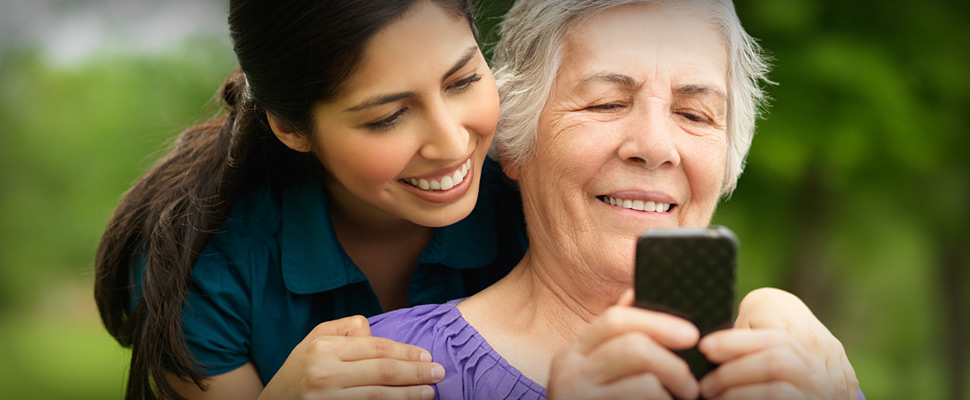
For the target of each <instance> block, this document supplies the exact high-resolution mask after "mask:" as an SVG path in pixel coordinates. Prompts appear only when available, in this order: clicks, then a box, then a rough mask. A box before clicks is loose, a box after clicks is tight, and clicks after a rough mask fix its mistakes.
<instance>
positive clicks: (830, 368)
mask: <svg viewBox="0 0 970 400" xmlns="http://www.w3.org/2000/svg"><path fill="white" fill-rule="evenodd" d="M836 343H838V342H836ZM826 350H829V351H827V352H824V353H823V352H819V353H816V356H817V357H819V358H820V359H822V360H824V362H825V371H826V376H827V378H828V381H827V382H826V383H825V384H826V385H828V386H830V387H831V388H832V389H833V390H835V398H837V399H849V398H850V394H849V382H848V380H847V379H846V378H847V376H846V372H845V371H843V369H842V368H843V364H842V358H843V357H842V354H844V350H843V349H842V346H836V347H830V348H828V349H826ZM833 353H834V355H833Z"/></svg>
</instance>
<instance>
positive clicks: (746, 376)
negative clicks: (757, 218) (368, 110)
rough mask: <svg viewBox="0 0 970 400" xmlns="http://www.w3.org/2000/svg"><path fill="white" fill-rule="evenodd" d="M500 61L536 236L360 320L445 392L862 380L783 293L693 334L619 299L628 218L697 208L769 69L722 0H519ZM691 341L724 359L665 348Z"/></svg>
mask: <svg viewBox="0 0 970 400" xmlns="http://www.w3.org/2000/svg"><path fill="white" fill-rule="evenodd" d="M495 68H496V74H495V76H496V79H497V81H498V82H499V90H500V93H501V101H502V104H503V106H502V111H501V113H502V114H501V117H500V122H499V132H498V134H497V136H496V148H495V149H496V153H497V156H498V158H499V159H500V160H501V162H502V165H503V169H504V170H505V172H506V174H507V175H508V176H509V177H511V178H512V179H514V180H515V181H517V182H518V184H519V186H520V188H521V191H522V201H523V210H524V213H525V217H526V222H527V232H528V238H529V242H530V248H529V250H528V252H527V253H526V255H525V257H524V258H523V260H522V261H521V262H520V263H519V264H518V265H517V266H516V267H515V269H514V270H513V271H512V272H511V273H510V274H509V275H508V276H507V277H506V278H504V279H502V280H501V281H499V282H497V283H496V284H494V285H493V286H491V287H489V288H487V289H485V290H484V291H483V292H481V293H479V294H477V295H474V296H472V297H470V298H468V299H466V300H464V301H460V302H457V301H454V302H450V303H447V304H444V305H431V306H420V307H415V308H412V309H406V310H399V311H396V312H392V313H389V314H384V315H381V316H377V317H374V318H372V319H371V323H372V327H371V329H372V332H373V333H374V335H376V336H385V337H388V338H391V339H394V340H399V341H403V342H408V343H412V344H416V345H418V346H420V347H424V348H426V349H428V350H429V351H430V352H431V354H432V357H433V359H434V360H435V361H436V362H438V363H440V364H441V365H443V366H444V370H445V371H441V370H438V371H437V372H435V373H436V374H439V376H440V374H441V373H444V374H445V378H444V380H443V381H441V382H440V383H438V384H437V387H436V388H437V394H438V395H439V396H440V398H445V399H448V398H474V397H479V398H542V397H545V396H546V395H547V393H546V389H545V388H546V387H549V395H550V397H556V398H669V397H670V396H671V395H673V396H675V397H678V398H695V397H697V396H698V395H702V396H704V397H705V398H724V399H729V398H766V397H770V398H785V399H794V398H824V399H832V398H855V397H856V396H857V393H858V392H857V383H856V382H855V377H854V373H853V372H852V369H851V366H850V365H849V364H848V362H847V361H846V359H845V357H844V354H843V351H842V349H841V345H840V344H838V341H837V340H835V339H834V338H833V337H831V334H829V333H828V331H827V330H825V328H824V326H822V325H821V324H820V323H818V322H817V320H815V319H814V317H813V316H812V315H811V313H810V312H809V311H808V310H807V309H806V308H805V307H804V305H803V304H801V303H800V302H799V301H797V299H794V298H793V296H790V295H787V294H785V293H783V292H780V291H771V290H765V291H759V292H756V293H753V294H751V295H749V296H748V297H747V298H746V299H745V300H744V301H742V304H741V308H740V311H739V319H738V321H736V323H735V328H734V329H729V330H724V331H720V332H717V333H714V334H711V335H708V336H706V337H705V338H704V339H703V340H700V341H699V340H698V339H699V338H698V331H697V329H696V328H695V327H694V326H693V325H692V324H690V323H689V322H687V321H685V320H682V319H679V318H676V317H673V316H670V315H666V314H662V313H656V312H652V311H647V310H641V309H635V308H632V307H629V304H630V303H631V296H630V293H629V291H630V289H629V288H630V287H631V286H632V269H633V259H634V247H635V246H634V245H635V239H636V238H637V236H638V235H639V234H640V233H642V232H643V231H645V230H647V229H649V228H657V227H702V226H706V225H708V223H709V222H710V220H711V217H712V215H713V213H714V209H715V207H716V205H717V203H718V200H719V199H720V198H722V197H724V196H725V195H727V194H728V193H730V192H731V190H732V189H733V188H734V187H735V183H736V180H737V178H738V175H739V174H740V172H741V167H742V164H743V160H744V157H745V154H746V153H747V150H748V148H749V146H750V143H751V139H752V136H753V133H754V120H755V117H756V110H757V106H758V102H759V101H760V99H761V98H762V93H761V91H760V89H759V80H761V79H764V74H765V73H766V69H767V68H766V65H765V63H764V62H763V61H762V59H761V58H760V56H759V53H758V48H757V46H756V44H755V43H754V41H753V40H752V39H751V38H750V37H749V36H748V35H747V34H746V33H745V32H744V30H743V28H742V27H741V25H740V22H739V21H738V19H737V16H736V14H735V12H734V8H733V5H732V4H731V3H730V1H729V0H723V1H713V0H702V1H693V2H692V1H676V2H674V1H645V0H641V1H635V0H626V1H624V0H609V1H590V0H565V1H564V0H520V1H519V2H518V3H517V4H516V5H515V6H514V7H513V8H512V10H511V11H510V12H509V14H508V16H507V18H506V21H505V25H504V27H503V32H502V39H501V41H500V42H499V43H498V46H497V53H496V66H495ZM643 205H645V206H643ZM772 307H776V308H775V309H771V308H772ZM772 327H785V328H786V329H761V328H772ZM745 328H757V329H745ZM698 343H699V346H700V350H701V352H702V353H703V354H705V356H706V357H707V358H708V359H710V360H711V361H713V362H715V363H719V364H721V365H720V366H719V367H718V368H717V369H716V370H714V371H713V372H711V373H709V374H708V375H707V376H705V377H704V378H703V379H701V381H700V382H698V381H697V380H696V379H695V378H694V377H693V375H691V373H690V371H689V369H688V367H687V365H686V363H685V362H684V361H683V360H681V359H680V358H678V357H677V356H676V355H675V354H674V352H673V350H679V349H686V348H690V347H693V346H696V345H698ZM802 343H807V344H809V343H825V344H824V345H821V346H820V347H806V346H804V345H803V344H802ZM550 366H551V368H550Z"/></svg>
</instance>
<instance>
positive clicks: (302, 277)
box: [280, 180, 497, 294]
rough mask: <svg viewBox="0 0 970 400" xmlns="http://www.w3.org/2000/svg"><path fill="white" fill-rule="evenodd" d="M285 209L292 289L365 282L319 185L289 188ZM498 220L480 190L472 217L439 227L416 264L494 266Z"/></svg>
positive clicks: (286, 269) (285, 252)
mask: <svg viewBox="0 0 970 400" xmlns="http://www.w3.org/2000/svg"><path fill="white" fill-rule="evenodd" d="M281 207H282V211H281V212H282V227H281V231H280V250H281V254H280V261H281V264H282V265H281V269H282V274H283V282H284V284H285V285H286V288H287V289H288V290H289V291H291V292H293V293H297V294H309V293H318V292H325V291H328V290H333V289H336V288H339V287H341V286H346V285H349V284H352V283H358V282H364V281H366V280H367V277H366V276H365V275H364V273H363V272H361V270H360V268H358V267H357V265H356V264H354V262H353V261H352V260H351V259H350V257H349V256H347V253H345V252H344V250H343V248H342V247H341V246H340V242H338V241H337V234H336V232H334V230H333V224H332V222H331V221H330V214H329V213H328V212H327V198H326V196H325V195H324V191H323V187H322V185H321V184H320V183H319V182H318V181H315V180H314V181H311V182H307V183H305V184H303V185H299V186H295V187H291V188H289V189H287V190H285V191H284V193H283V196H282V205H281ZM496 217H497V214H496V212H495V208H494V205H493V204H491V202H489V201H488V199H487V197H486V196H485V195H484V193H483V191H481V190H480V191H479V193H478V203H477V205H476V207H475V209H474V210H473V211H472V213H471V215H469V216H468V217H466V218H465V219H463V220H461V221H459V222H457V223H455V224H452V225H449V226H445V227H441V228H438V229H436V230H435V233H434V235H432V237H431V241H430V243H429V244H428V247H427V248H425V249H424V251H423V252H422V253H421V257H420V258H419V261H418V264H419V265H420V264H441V265H444V266H446V267H451V268H458V269H466V268H479V267H484V266H486V265H489V264H491V263H492V262H493V261H494V260H495V258H496V251H497V243H496V238H495V235H496V233H495V232H496V228H495V223H496V222H495V221H496V220H495V218H496Z"/></svg>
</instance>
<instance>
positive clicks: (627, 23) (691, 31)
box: [560, 4, 728, 90]
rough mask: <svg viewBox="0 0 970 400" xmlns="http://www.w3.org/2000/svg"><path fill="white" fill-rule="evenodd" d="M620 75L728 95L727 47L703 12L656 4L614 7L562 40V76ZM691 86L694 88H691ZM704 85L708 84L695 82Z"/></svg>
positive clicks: (582, 23) (585, 21) (579, 24)
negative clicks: (717, 90)
mask: <svg viewBox="0 0 970 400" xmlns="http://www.w3.org/2000/svg"><path fill="white" fill-rule="evenodd" d="M591 71H592V72H601V73H621V74H624V75H628V76H631V77H633V78H634V79H636V80H638V81H651V80H654V79H669V80H672V81H675V83H676V82H680V83H705V84H710V85H715V86H717V87H720V88H722V90H724V89H726V81H727V72H728V55H727V46H726V45H725V42H724V39H723V36H722V35H721V34H720V32H719V31H718V30H716V28H715V25H714V24H713V22H712V20H711V18H710V17H708V16H707V14H706V13H704V12H703V10H696V9H686V8H684V9H681V8H672V7H670V6H661V5H656V4H629V5H624V6H618V7H614V8H611V9H608V10H605V11H603V12H600V13H597V14H594V15H591V16H588V17H586V18H583V19H582V20H580V21H578V22H577V23H576V24H575V25H574V26H573V27H572V28H571V29H569V31H568V32H567V33H566V35H565V37H564V38H563V57H562V64H561V66H560V75H567V76H563V77H562V78H566V79H567V80H570V79H571V80H573V81H575V80H576V79H577V78H578V77H580V76H582V75H585V74H588V73H589V72H591ZM687 81H690V82H687ZM696 81H703V82H696Z"/></svg>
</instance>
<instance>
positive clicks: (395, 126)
mask: <svg viewBox="0 0 970 400" xmlns="http://www.w3.org/2000/svg"><path fill="white" fill-rule="evenodd" d="M340 93H341V94H340V95H338V96H337V97H336V98H335V99H334V100H333V101H330V102H328V103H325V104H320V105H318V106H317V107H316V108H315V109H314V118H315V127H314V128H315V132H314V138H313V141H312V143H313V148H312V151H313V152H314V153H315V154H316V155H317V157H318V158H319V159H320V160H321V162H322V163H323V165H324V166H325V167H326V170H327V171H328V173H329V174H330V177H329V179H328V180H327V182H326V185H327V189H328V190H329V192H330V195H331V196H332V198H333V201H334V202H335V203H336V204H335V206H337V207H339V208H340V211H341V212H346V213H350V215H353V216H358V217H361V218H367V219H370V220H376V221H380V220H399V219H405V220H408V221H411V222H413V223H416V224H419V225H423V226H430V227H440V226H445V225H450V224H453V223H455V222H457V221H459V220H461V219H463V218H465V217H466V216H468V214H469V213H471V211H472V208H474V207H475V202H476V200H477V197H478V190H479V180H480V171H481V167H482V163H483V162H484V160H485V155H486V153H487V151H488V147H489V145H490V144H491V141H492V135H493V134H494V133H495V124H496V123H497V121H498V93H497V91H496V88H495V81H494V80H493V78H492V74H491V72H490V71H489V69H488V65H487V64H486V62H485V58H484V57H483V56H482V54H481V52H480V51H479V49H478V45H477V43H476V41H475V37H474V36H473V35H472V32H471V29H470V28H469V26H468V21H467V20H466V19H464V18H462V17H459V16H456V15H455V14H454V13H452V12H449V11H447V10H444V9H442V8H441V7H439V6H437V5H435V4H433V3H431V2H428V1H423V2H420V3H418V4H415V5H414V7H413V8H412V9H411V10H409V11H408V12H407V14H405V15H404V16H403V18H401V19H399V20H397V21H395V22H393V23H392V24H390V25H388V26H387V27H385V28H384V29H382V30H381V31H379V32H378V33H377V34H376V35H375V36H374V37H373V38H372V39H371V40H370V42H369V43H368V45H367V47H366V48H365V50H364V53H363V55H362V59H361V60H360V62H359V64H358V65H357V66H356V67H355V69H354V72H353V74H352V75H351V76H350V78H349V79H348V80H347V81H346V82H344V83H343V84H342V85H341V92H340Z"/></svg>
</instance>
